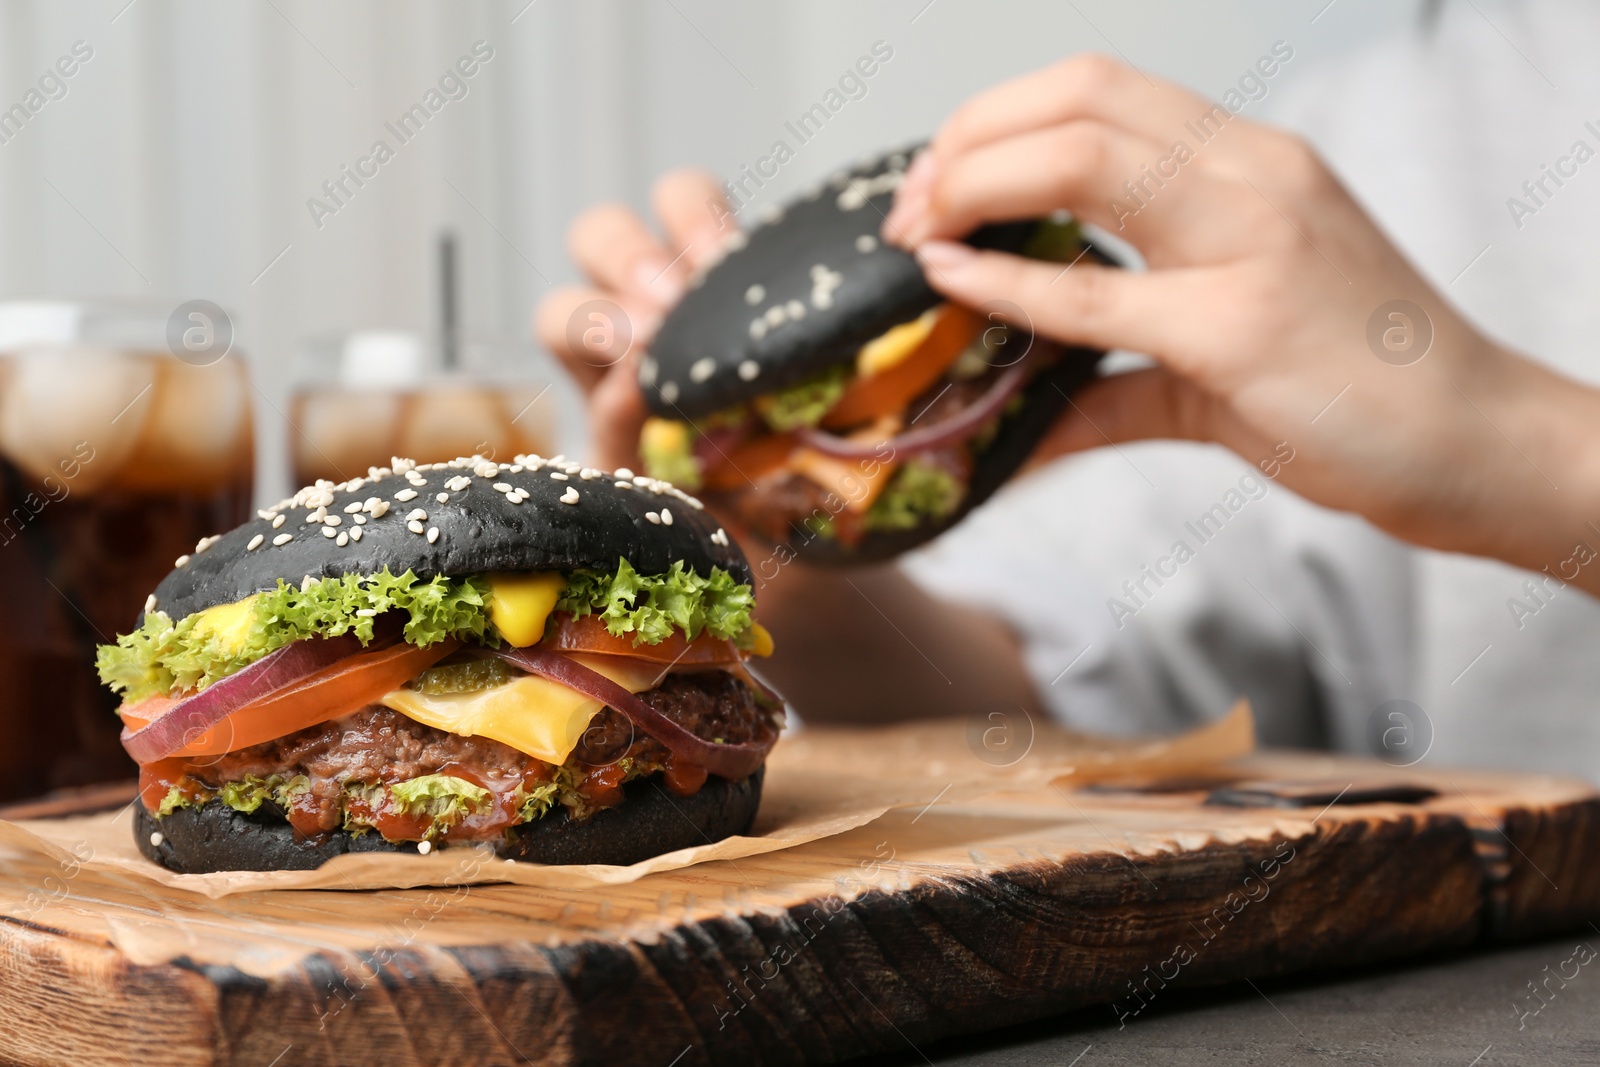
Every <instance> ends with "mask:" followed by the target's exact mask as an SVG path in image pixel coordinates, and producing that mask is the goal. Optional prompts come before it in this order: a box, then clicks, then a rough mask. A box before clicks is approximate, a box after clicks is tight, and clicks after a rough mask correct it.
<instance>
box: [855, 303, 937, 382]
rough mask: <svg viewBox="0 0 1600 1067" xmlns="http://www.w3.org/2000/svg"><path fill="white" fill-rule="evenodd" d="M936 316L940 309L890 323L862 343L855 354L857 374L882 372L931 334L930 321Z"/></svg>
mask: <svg viewBox="0 0 1600 1067" xmlns="http://www.w3.org/2000/svg"><path fill="white" fill-rule="evenodd" d="M938 319H939V308H937V307H933V308H929V309H928V310H927V311H924V312H923V313H922V314H921V315H918V316H917V317H916V318H914V319H912V320H911V321H910V322H902V323H901V324H900V325H898V326H891V327H890V328H889V329H888V330H887V331H885V332H884V333H882V334H880V335H879V336H877V337H874V338H873V339H872V340H870V341H868V342H867V343H866V344H864V345H862V346H861V350H860V351H859V352H857V353H856V373H857V374H859V375H860V376H861V377H863V378H867V377H870V376H871V375H874V374H882V373H883V372H884V371H886V370H888V369H889V368H890V367H893V366H894V365H895V364H897V363H903V362H905V359H906V357H907V356H909V355H911V353H913V352H915V351H916V350H917V349H919V348H921V347H922V342H924V341H926V340H927V339H928V335H929V334H931V333H933V324H934V323H935V322H937V321H938Z"/></svg>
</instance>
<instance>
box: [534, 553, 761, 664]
mask: <svg viewBox="0 0 1600 1067" xmlns="http://www.w3.org/2000/svg"><path fill="white" fill-rule="evenodd" d="M754 606H755V594H754V592H753V591H752V590H751V588H750V587H749V586H748V585H741V584H739V583H738V582H735V581H734V580H733V576H732V575H731V574H729V573H728V572H727V571H725V570H723V569H722V568H721V567H713V568H711V577H709V578H702V577H701V576H700V575H698V574H696V573H694V572H693V571H691V570H688V569H687V568H685V567H684V565H683V561H682V560H675V561H674V562H673V564H672V569H671V570H669V571H667V573H665V574H657V575H654V576H652V577H645V576H643V575H640V574H639V573H638V572H637V571H635V570H634V569H633V567H632V566H631V565H629V563H628V561H627V560H625V559H621V560H618V561H617V569H616V572H615V573H613V574H606V573H603V572H601V571H592V570H581V571H574V572H573V573H572V574H570V575H568V576H567V588H566V592H565V593H564V594H562V597H561V599H560V600H558V601H556V610H557V611H566V612H571V613H572V614H573V615H576V616H580V617H581V616H584V615H598V616H599V617H600V621H601V622H603V623H604V624H605V628H606V632H607V633H609V634H610V635H611V636H612V637H621V636H623V635H624V634H632V635H633V644H634V646H635V647H637V646H639V645H658V644H660V643H661V642H662V641H665V640H666V639H667V638H668V637H671V636H672V631H673V630H674V628H676V629H679V630H682V631H683V633H684V636H685V637H687V638H688V639H689V640H691V641H692V640H694V639H695V638H696V637H699V636H700V634H701V632H702V631H705V632H707V633H710V634H711V636H713V637H718V638H722V639H724V640H742V639H743V638H744V637H745V636H746V634H747V633H748V632H749V630H750V624H751V619H750V611H751V609H752V608H753V607H754Z"/></svg>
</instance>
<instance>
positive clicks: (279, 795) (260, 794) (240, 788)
mask: <svg viewBox="0 0 1600 1067" xmlns="http://www.w3.org/2000/svg"><path fill="white" fill-rule="evenodd" d="M310 788H311V779H309V778H307V777H306V776H305V775H303V774H296V775H293V776H292V777H291V776H288V775H282V774H269V775H267V776H266V777H265V778H260V777H257V776H256V775H253V774H251V775H246V776H245V777H243V778H240V779H239V780H237V781H233V782H224V783H223V784H222V786H221V788H219V789H218V790H217V798H218V799H219V800H221V801H222V802H223V803H224V804H226V805H228V807H230V808H232V809H233V810H234V811H242V812H244V813H245V814H246V815H248V814H250V813H251V812H254V811H256V810H258V809H259V808H260V807H261V805H262V804H264V803H266V802H267V801H269V800H270V801H272V802H273V803H274V804H276V805H278V807H280V808H282V809H283V810H284V811H288V810H289V805H290V804H291V803H292V802H293V800H294V798H295V797H296V796H297V795H299V794H301V793H304V792H307V791H308V790H310Z"/></svg>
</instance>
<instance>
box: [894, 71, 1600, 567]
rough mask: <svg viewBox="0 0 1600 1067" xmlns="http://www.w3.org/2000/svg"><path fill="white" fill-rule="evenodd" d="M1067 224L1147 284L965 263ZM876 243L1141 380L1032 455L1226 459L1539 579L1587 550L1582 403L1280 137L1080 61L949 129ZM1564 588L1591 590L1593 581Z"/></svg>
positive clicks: (1092, 393)
mask: <svg viewBox="0 0 1600 1067" xmlns="http://www.w3.org/2000/svg"><path fill="white" fill-rule="evenodd" d="M1202 138H1203V139H1202ZM1057 209H1066V210H1069V211H1071V212H1072V213H1073V214H1075V215H1076V216H1077V217H1079V218H1081V219H1083V220H1085V221H1087V222H1091V223H1094V224H1096V225H1098V226H1100V227H1102V228H1104V229H1105V230H1108V231H1110V232H1111V233H1114V234H1117V235H1119V236H1121V237H1122V238H1124V239H1126V240H1128V241H1129V242H1131V243H1132V244H1133V245H1135V246H1136V247H1137V248H1138V249H1139V250H1140V252H1141V253H1142V254H1143V256H1144V257H1145V259H1146V261H1147V263H1148V265H1149V270H1148V272H1141V273H1136V272H1131V271H1120V270H1115V269H1107V268H1102V267H1098V266H1095V265H1093V264H1091V263H1089V262H1087V261H1084V262H1079V263H1077V264H1076V265H1074V266H1072V267H1071V268H1070V269H1067V270H1065V271H1063V269H1062V268H1061V267H1060V266H1058V265H1053V264H1040V263H1036V262H1028V261H1026V260H1023V259H1020V258H1017V257H1014V256H1009V255H1005V254H1001V253H992V252H976V251H973V250H972V249H971V248H969V247H968V246H966V245H963V244H958V243H955V239H956V238H958V237H960V236H961V235H963V234H966V233H968V232H970V231H971V230H972V229H973V228H974V227H976V226H978V225H980V224H982V223H984V222H989V221H1000V220H1007V219H1018V218H1028V217H1034V216H1039V215H1044V214H1047V213H1049V212H1051V211H1053V210H1057ZM883 236H884V238H885V239H886V240H888V241H892V242H895V243H898V244H900V245H902V246H905V247H908V248H913V249H915V250H916V252H917V254H918V256H919V257H920V259H921V261H922V263H923V265H924V268H925V270H926V273H927V275H928V279H929V281H930V282H931V283H932V284H933V285H934V286H935V287H936V288H937V289H939V290H940V291H941V292H943V293H945V294H946V295H947V296H949V297H951V298H953V299H956V300H960V301H962V302H965V303H968V304H973V305H978V304H983V303H985V302H987V301H1007V302H1010V304H1012V305H1013V306H1015V307H1019V308H1020V309H1021V313H1022V316H1023V317H1024V318H1025V320H1026V321H1025V322H1024V323H1023V324H1024V325H1028V326H1031V327H1032V328H1033V329H1035V330H1036V331H1037V332H1039V333H1040V334H1042V335H1045V336H1049V337H1053V338H1056V339H1058V340H1062V341H1067V342H1074V343H1079V344H1085V345H1091V346H1094V347H1098V348H1106V349H1114V348H1121V349H1130V350H1133V351H1137V352H1144V353H1149V354H1150V355H1151V356H1153V357H1154V358H1155V359H1156V361H1157V362H1158V363H1159V366H1158V367H1157V368H1154V369H1150V370H1144V371H1138V372H1134V373H1131V374H1126V375H1119V376H1114V377H1109V378H1103V379H1100V380H1098V381H1097V382H1095V383H1094V384H1093V385H1092V386H1090V387H1089V388H1087V389H1085V390H1084V391H1083V392H1082V393H1081V394H1080V395H1078V396H1077V397H1075V398H1074V399H1075V409H1074V410H1073V411H1071V412H1069V413H1068V415H1067V416H1066V417H1065V418H1064V419H1063V421H1062V422H1061V423H1060V425H1059V426H1058V427H1057V429H1056V431H1055V433H1054V435H1053V436H1052V438H1051V439H1050V440H1049V441H1048V442H1047V443H1046V446H1045V448H1046V451H1047V453H1060V452H1069V451H1075V450H1079V449H1085V448H1092V447H1095V446H1098V445H1103V444H1106V443H1107V442H1123V441H1132V440H1139V439H1145V438H1183V439H1189V440H1196V441H1215V442H1218V443H1221V444H1223V445H1226V446H1227V447H1229V448H1231V449H1233V450H1234V451H1235V452H1237V453H1239V454H1240V455H1241V456H1243V457H1244V458H1245V459H1247V460H1250V461H1252V462H1261V463H1263V465H1264V468H1265V467H1266V466H1267V465H1269V464H1270V465H1271V468H1270V469H1271V470H1274V471H1276V472H1277V476H1278V477H1279V479H1280V480H1281V481H1282V482H1283V483H1284V484H1286V485H1289V486H1291V487H1293V488H1294V489H1296V490H1297V491H1298V492H1300V493H1302V494H1303V495H1305V496H1307V497H1309V498H1310V499H1312V500H1315V501H1317V502H1319V503H1322V504H1326V505H1328V506H1331V507H1335V508H1342V509H1347V510H1350V511H1356V512H1359V513H1361V514H1363V515H1365V516H1366V517H1367V518H1369V519H1370V520H1372V521H1373V522H1374V523H1376V524H1377V525H1379V526H1381V527H1383V528H1384V529H1386V530H1388V531H1389V532H1391V533H1393V534H1395V535H1397V536H1399V537H1402V538H1405V539H1407V540H1411V541H1414V542H1417V543H1420V544H1424V545H1428V546H1431V547H1435V548H1442V549H1448V550H1455V551H1463V552H1472V553H1478V554H1483V555H1491V556H1498V557H1499V558H1502V559H1505V560H1508V561H1510V562H1513V563H1517V564H1521V565H1523V566H1527V567H1531V568H1533V569H1539V568H1541V567H1544V566H1546V565H1550V566H1551V567H1552V569H1553V570H1554V569H1556V568H1558V567H1560V566H1561V564H1562V563H1563V561H1567V560H1569V559H1570V558H1571V557H1572V556H1573V552H1574V546H1575V544H1576V543H1577V542H1579V541H1587V542H1588V543H1589V544H1593V545H1596V546H1600V529H1597V528H1594V527H1591V526H1590V525H1589V520H1590V518H1591V517H1593V518H1597V519H1600V469H1597V467H1600V458H1597V452H1600V447H1597V442H1600V399H1597V394H1596V393H1595V392H1594V391H1593V390H1589V389H1587V388H1585V387H1582V386H1580V385H1578V384H1576V383H1573V382H1570V381H1566V380H1564V379H1561V378H1559V377H1558V376H1556V375H1554V374H1552V373H1550V372H1548V371H1546V370H1544V369H1542V368H1540V367H1538V366H1537V365H1535V364H1533V363H1531V362H1529V361H1527V360H1525V359H1523V358H1521V357H1519V356H1517V355H1515V354H1513V353H1511V352H1508V351H1507V350H1505V349H1503V348H1501V347H1499V346H1497V345H1496V344H1494V343H1493V342H1491V341H1490V340H1489V339H1487V338H1485V337H1484V336H1483V335H1481V334H1479V333H1478V332H1477V331H1476V330H1474V329H1473V328H1472V327H1471V326H1470V325H1469V324H1468V323H1467V322H1465V321H1464V320H1463V319H1462V318H1461V316H1460V315H1458V314H1457V313H1456V312H1455V311H1454V310H1453V309H1452V308H1451V307H1450V305H1449V304H1447V303H1446V302H1445V300H1444V299H1443V298H1442V297H1441V296H1440V295H1439V294H1438V293H1436V292H1434V291H1433V290H1432V289H1431V288H1430V287H1429V285H1428V284H1427V282H1425V281H1424V280H1423V279H1422V278H1421V277H1420V276H1419V275H1418V274H1417V273H1416V271H1415V270H1413V269H1412V268H1411V266H1410V265H1409V264H1408V263H1407V262H1406V261H1405V259H1404V258H1403V257H1402V256H1401V255H1400V253H1399V252H1398V251H1396V250H1395V248H1394V247H1393V246H1392V245H1391V244H1390V243H1389V241H1388V240H1387V239H1386V238H1385V237H1384V236H1383V234H1382V233H1380V232H1379V231H1378V230H1377V228H1376V227H1375V226H1374V225H1373V223H1372V222H1371V220H1370V219H1368V218H1367V216H1366V215H1365V214H1364V213H1363V212H1362V210H1361V209H1360V208H1359V207H1358V206H1357V205H1356V204H1355V202H1354V201H1353V200H1351V198H1350V196H1349V194H1348V193H1346V192H1345V190H1344V189H1343V188H1342V187H1341V186H1340V185H1339V183H1338V181H1337V180H1335V179H1334V177H1333V176H1332V175H1331V174H1330V173H1329V172H1328V170H1327V168H1326V167H1325V166H1323V164H1322V163H1321V161H1320V160H1318V158H1317V157H1316V155H1315V154H1314V153H1313V152H1312V151H1311V149H1310V148H1308V147H1307V146H1306V145H1305V144H1304V143H1303V142H1301V141H1300V140H1299V139H1297V138H1295V137H1292V136H1290V135H1288V134H1285V133H1281V132H1278V131H1276V130H1272V129H1269V128H1267V127H1264V126H1260V125H1257V124H1254V123H1251V122H1249V121H1247V120H1245V119H1243V118H1239V117H1237V116H1230V115H1229V114H1228V112H1227V111H1226V110H1225V109H1223V108H1221V107H1220V106H1215V105H1212V104H1209V103H1208V102H1206V101H1204V100H1202V99H1200V98H1199V97H1196V96H1193V95H1191V94H1189V93H1187V92H1185V91H1183V90H1181V89H1178V88H1176V87H1174V86H1171V85H1167V84H1164V83H1161V82H1154V83H1152V80H1151V79H1147V78H1146V77H1145V76H1144V75H1142V74H1140V73H1139V72H1137V71H1135V70H1133V69H1131V68H1129V67H1126V66H1123V65H1122V64H1120V63H1117V62H1114V61H1112V60H1109V59H1106V58H1103V57H1100V56H1080V57H1076V58H1073V59H1070V60H1067V61H1066V62H1063V63H1061V64H1058V65H1057V66H1054V67H1051V68H1049V69H1047V70H1043V71H1040V72H1037V73H1034V74H1030V75H1027V76H1025V77H1023V78H1019V79H1017V80H1016V81H1013V82H1010V83H1007V84H1005V85H1001V86H999V87H997V88H995V89H992V90H989V91H988V92H985V93H983V94H981V95H979V96H978V97H976V98H974V99H973V100H971V101H970V102H968V103H967V104H966V105H965V106H963V107H962V108H961V109H960V110H959V111H957V112H956V113H955V115H954V116H952V117H951V119H950V120H949V121H948V122H947V123H946V124H945V125H944V127H943V128H942V129H941V130H940V132H939V134H938V136H937V137H936V138H935V139H934V141H933V143H932V146H931V147H930V149H929V150H928V151H927V152H925V153H924V154H923V155H922V156H921V157H920V158H919V159H918V160H917V161H916V163H915V164H914V165H913V167H912V169H911V171H910V172H909V173H908V174H907V176H906V180H905V182H904V183H903V185H902V186H901V188H900V190H899V193H898V196H897V198H896V203H895V207H894V210H893V211H892V212H891V214H890V215H889V217H888V219H887V221H886V222H885V224H884V226H883ZM1396 301H1405V302H1407V303H1408V304H1409V305H1410V307H1407V306H1405V305H1400V306H1389V305H1391V304H1392V302H1396ZM1418 309H1420V311H1421V315H1420V316H1419V315H1418V314H1417V310H1418ZM1393 314H1398V315H1399V316H1400V317H1398V318H1397V317H1392V315H1393ZM1369 338H1371V339H1372V340H1371V341H1369ZM1429 338H1431V341H1430V340H1428V339H1429ZM1285 455H1292V456H1293V459H1292V460H1291V461H1290V462H1287V463H1285V462H1283V458H1284V456H1285ZM1274 461H1276V462H1275V463H1274ZM1591 511H1592V512H1593V514H1592V515H1591ZM1591 558H1592V554H1591ZM1572 569H1574V568H1572V567H1571V566H1570V564H1569V565H1568V568H1566V570H1572ZM1563 576H1564V577H1566V578H1568V580H1572V579H1573V578H1574V577H1575V575H1573V574H1571V573H1565V572H1564V573H1563ZM1578 581H1579V582H1580V584H1583V585H1585V586H1586V587H1587V588H1589V589H1590V590H1591V591H1596V590H1600V567H1592V568H1587V569H1585V570H1583V572H1582V575H1581V576H1579V577H1578Z"/></svg>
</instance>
